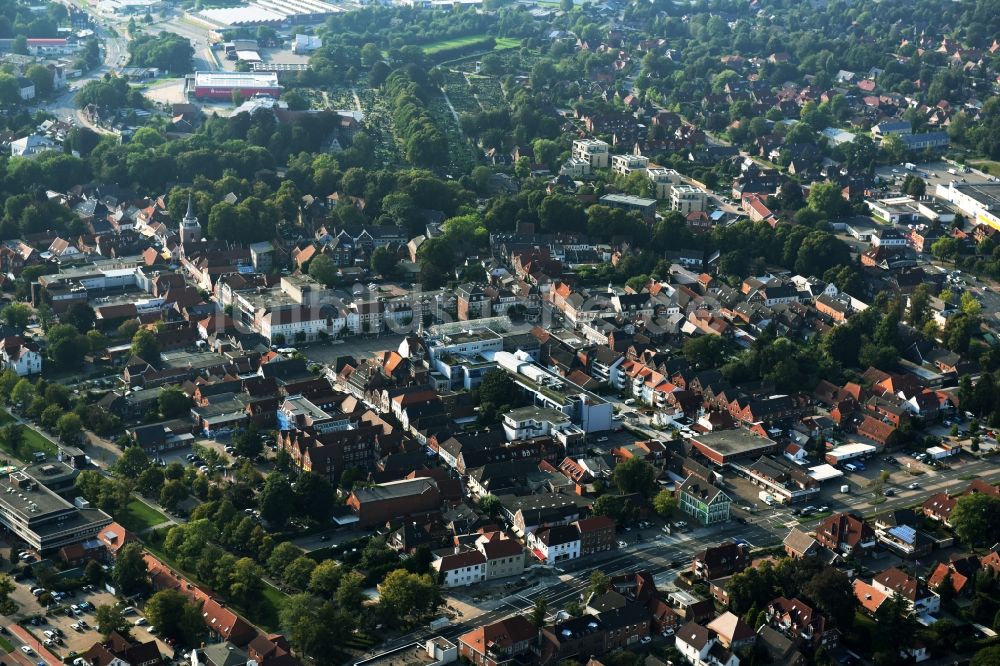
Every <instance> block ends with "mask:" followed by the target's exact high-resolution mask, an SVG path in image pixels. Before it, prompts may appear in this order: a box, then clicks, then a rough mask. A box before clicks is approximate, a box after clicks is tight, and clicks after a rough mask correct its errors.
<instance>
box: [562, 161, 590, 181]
mask: <svg viewBox="0 0 1000 666" xmlns="http://www.w3.org/2000/svg"><path fill="white" fill-rule="evenodd" d="M559 175H560V176H569V177H570V178H583V177H585V176H589V175H590V160H588V159H587V158H584V157H571V158H569V159H568V160H566V161H565V162H563V165H562V166H561V167H560V168H559Z"/></svg>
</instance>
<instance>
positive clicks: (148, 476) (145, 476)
mask: <svg viewBox="0 0 1000 666" xmlns="http://www.w3.org/2000/svg"><path fill="white" fill-rule="evenodd" d="M165 481H166V476H165V475H164V473H163V469H162V468H161V467H160V466H159V465H150V466H149V467H147V468H146V469H145V470H143V472H142V473H141V474H140V475H139V478H138V479H137V480H136V486H135V487H136V489H137V490H138V491H139V492H140V493H142V494H143V495H145V496H146V497H159V496H160V491H162V490H163V484H164V482H165Z"/></svg>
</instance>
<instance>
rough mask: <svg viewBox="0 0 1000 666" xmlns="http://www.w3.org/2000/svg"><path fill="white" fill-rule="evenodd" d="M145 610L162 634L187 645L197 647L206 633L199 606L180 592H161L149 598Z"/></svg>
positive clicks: (171, 590) (167, 590) (168, 590)
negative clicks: (199, 639)
mask: <svg viewBox="0 0 1000 666" xmlns="http://www.w3.org/2000/svg"><path fill="white" fill-rule="evenodd" d="M143 610H144V611H145V612H146V617H147V618H148V619H149V621H150V623H151V624H153V625H154V626H156V628H157V629H158V630H159V631H160V633H161V634H163V635H166V636H177V637H179V638H180V639H181V641H183V643H184V644H185V645H197V641H198V638H199V636H201V635H203V634H204V633H205V625H204V623H203V621H202V617H201V611H200V608H199V605H197V604H193V603H191V602H189V601H188V599H187V597H185V596H184V594H183V593H182V592H180V591H178V590H174V589H166V590H160V591H159V592H157V593H156V594H154V595H153V596H151V597H150V598H149V600H148V601H147V602H146V606H145V608H144V609H143Z"/></svg>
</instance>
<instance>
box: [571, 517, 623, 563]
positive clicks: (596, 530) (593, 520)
mask: <svg viewBox="0 0 1000 666" xmlns="http://www.w3.org/2000/svg"><path fill="white" fill-rule="evenodd" d="M573 526H574V527H576V529H577V532H578V533H579V535H580V555H581V556H583V557H587V556H588V555H594V554H596V553H603V552H607V551H609V550H611V549H613V548H614V547H615V546H616V544H617V539H616V538H615V521H614V520H612V519H611V518H608V517H607V516H591V517H590V518H584V519H583V520H578V521H576V522H575V523H573Z"/></svg>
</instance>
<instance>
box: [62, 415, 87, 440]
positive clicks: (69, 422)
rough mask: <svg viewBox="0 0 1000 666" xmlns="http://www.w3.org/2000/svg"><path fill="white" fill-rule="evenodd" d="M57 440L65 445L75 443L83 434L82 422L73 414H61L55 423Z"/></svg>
mask: <svg viewBox="0 0 1000 666" xmlns="http://www.w3.org/2000/svg"><path fill="white" fill-rule="evenodd" d="M56 432H58V433H59V439H61V440H62V441H64V442H67V443H76V442H78V441H79V440H80V436H81V435H82V434H83V421H82V420H81V419H80V417H79V416H78V415H76V414H74V413H73V412H70V413H69V414H63V415H62V416H60V417H59V421H58V422H57V423H56Z"/></svg>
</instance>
